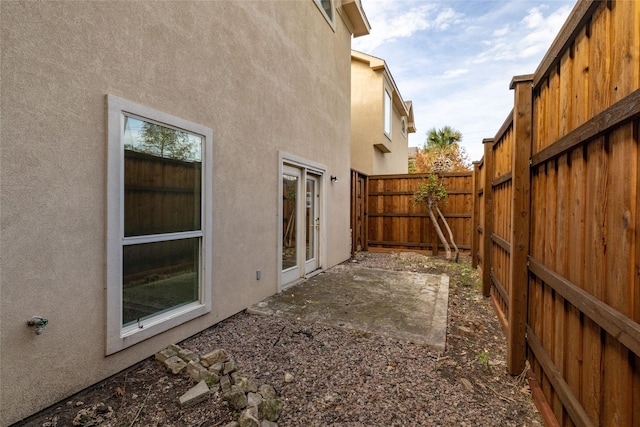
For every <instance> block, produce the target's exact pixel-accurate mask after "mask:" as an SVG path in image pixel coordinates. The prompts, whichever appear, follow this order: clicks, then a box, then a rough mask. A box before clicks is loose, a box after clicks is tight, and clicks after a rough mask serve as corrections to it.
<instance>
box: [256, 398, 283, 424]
mask: <svg viewBox="0 0 640 427" xmlns="http://www.w3.org/2000/svg"><path fill="white" fill-rule="evenodd" d="M258 409H260V414H261V415H262V416H263V417H264V418H265V419H267V420H269V421H277V420H278V418H280V413H281V412H282V400H280V399H266V400H264V401H263V402H262V403H260V405H259V406H258Z"/></svg>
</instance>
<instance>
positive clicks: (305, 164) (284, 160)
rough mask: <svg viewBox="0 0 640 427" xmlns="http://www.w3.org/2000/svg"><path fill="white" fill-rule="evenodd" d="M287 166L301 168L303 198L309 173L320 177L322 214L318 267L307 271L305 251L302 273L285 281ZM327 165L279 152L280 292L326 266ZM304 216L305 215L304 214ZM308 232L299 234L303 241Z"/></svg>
mask: <svg viewBox="0 0 640 427" xmlns="http://www.w3.org/2000/svg"><path fill="white" fill-rule="evenodd" d="M285 166H288V167H293V168H296V169H299V170H300V171H301V177H302V179H301V184H302V200H303V201H304V200H305V199H306V179H307V174H310V175H315V176H317V178H318V187H319V188H318V190H317V191H318V192H319V194H320V197H319V201H318V203H319V210H318V211H319V214H320V229H319V233H318V254H317V257H318V268H317V269H315V270H314V271H310V272H307V271H305V264H306V262H305V259H306V255H305V254H304V253H303V254H302V259H303V261H302V264H301V265H300V266H299V267H300V273H299V274H298V276H297V277H296V278H295V279H293V280H290V281H288V282H286V283H285V282H284V281H283V274H282V233H283V223H282V190H283V188H282V187H283V185H282V175H283V173H284V169H285ZM326 180H327V167H326V166H325V165H323V164H320V163H317V162H313V161H310V160H307V159H305V158H303V157H300V156H296V155H294V154H290V153H286V152H282V151H280V152H278V194H277V197H278V213H277V216H276V217H277V230H278V231H277V248H278V249H277V267H276V271H277V272H278V292H281V291H282V290H284V289H286V288H288V287H290V286H293V285H295V284H296V283H298V282H300V281H301V280H303V279H304V278H306V277H309V276H313V275H315V274H318V273H320V272H322V271H323V270H324V269H325V267H324V263H325V260H326V259H327V257H326V250H327V249H326V248H327V245H326V241H327V227H326V218H327V215H326V213H327V203H326V200H327V198H326V197H325V194H324V192H325V189H326V188H327V183H326ZM303 218H304V216H303ZM299 225H302V222H300V223H299ZM298 228H301V229H302V230H304V229H305V228H306V227H298ZM304 233H306V230H304V232H303V233H302V234H299V236H300V238H301V239H302V241H304V236H305V234H304Z"/></svg>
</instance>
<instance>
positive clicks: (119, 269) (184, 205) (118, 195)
mask: <svg viewBox="0 0 640 427" xmlns="http://www.w3.org/2000/svg"><path fill="white" fill-rule="evenodd" d="M107 108H108V168H107V171H108V172H107V173H108V176H107V352H106V353H107V354H112V353H115V352H117V351H120V350H122V349H124V348H127V347H129V346H131V345H133V344H136V343H138V342H140V341H142V340H144V339H147V338H149V337H151V336H154V335H157V334H159V333H161V332H164V331H166V330H168V329H170V328H173V327H175V326H177V325H179V324H182V323H184V322H187V321H189V320H191V319H194V318H196V317H198V316H201V315H203V314H205V313H208V312H210V311H211V259H212V253H211V252H212V246H213V245H212V232H211V230H212V194H213V193H212V170H211V169H212V163H213V155H212V151H213V150H212V130H211V129H210V128H207V127H205V126H202V125H198V124H195V123H191V122H188V121H186V120H183V119H180V118H177V117H174V116H171V115H169V114H166V113H163V112H160V111H157V110H154V109H152V108H149V107H145V106H143V105H140V104H136V103H134V102H131V101H128V100H126V99H122V98H119V97H116V96H113V95H107Z"/></svg>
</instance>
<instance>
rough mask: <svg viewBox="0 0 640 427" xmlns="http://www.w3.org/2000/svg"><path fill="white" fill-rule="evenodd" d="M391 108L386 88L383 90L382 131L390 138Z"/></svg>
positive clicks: (389, 95)
mask: <svg viewBox="0 0 640 427" xmlns="http://www.w3.org/2000/svg"><path fill="white" fill-rule="evenodd" d="M392 114H393V109H392V106H391V94H390V93H389V91H388V90H387V89H385V90H384V133H385V134H386V135H387V136H388V137H389V138H391V117H392Z"/></svg>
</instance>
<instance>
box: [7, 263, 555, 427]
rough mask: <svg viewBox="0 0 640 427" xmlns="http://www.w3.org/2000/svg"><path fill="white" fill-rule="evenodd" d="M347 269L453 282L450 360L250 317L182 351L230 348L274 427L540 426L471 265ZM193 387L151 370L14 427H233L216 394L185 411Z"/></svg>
mask: <svg viewBox="0 0 640 427" xmlns="http://www.w3.org/2000/svg"><path fill="white" fill-rule="evenodd" d="M347 262H357V263H358V264H359V265H360V266H363V267H372V268H384V269H391V270H404V271H415V272H423V273H432V274H440V273H446V274H448V275H449V276H450V283H449V307H448V328H447V343H446V350H445V352H444V353H437V352H434V351H432V350H429V349H428V348H426V347H425V346H423V345H419V344H416V343H412V342H407V341H402V340H399V339H393V338H385V337H381V336H378V335H374V334H372V333H362V332H357V331H352V330H344V329H339V328H333V327H329V326H323V325H318V324H314V323H304V322H298V321H292V320H286V319H283V318H279V317H276V316H270V317H263V316H255V315H250V314H247V313H245V312H241V313H239V314H237V315H235V316H232V317H231V318H229V319H227V320H225V321H223V322H221V323H219V324H217V325H215V326H213V327H211V328H209V329H207V330H205V331H203V332H201V333H200V334H198V335H195V336H193V337H191V338H189V339H187V340H186V341H184V342H182V343H179V344H180V346H182V347H183V348H188V349H190V350H193V351H195V352H196V353H198V354H204V353H206V352H209V351H211V350H213V349H216V348H224V349H226V350H227V351H228V352H229V353H230V354H231V355H232V356H233V357H234V358H235V359H236V360H237V363H238V366H239V369H240V370H242V371H243V372H244V373H245V375H247V376H248V377H250V378H251V379H253V380H254V381H255V382H256V383H259V384H270V385H272V386H273V387H275V389H276V390H277V391H278V393H279V395H280V398H281V399H282V400H283V402H284V407H283V412H282V414H281V416H280V419H279V420H278V425H279V426H417V425H420V426H422V425H424V426H431V425H437V426H475V425H478V426H480V425H482V426H541V425H542V421H541V419H540V417H539V415H538V413H537V411H536V408H535V406H534V404H533V402H532V400H531V397H530V390H529V388H528V386H527V385H526V382H525V381H524V380H523V378H521V377H512V376H510V375H508V374H507V372H506V364H505V357H506V341H505V337H504V334H503V332H502V329H501V327H500V325H499V323H498V321H497V319H496V316H495V313H494V312H493V309H492V307H491V304H490V302H489V300H487V299H485V298H483V297H482V296H481V295H480V289H479V279H478V275H477V273H476V272H475V271H474V270H473V269H471V266H470V258H469V257H468V255H466V256H465V255H462V256H461V258H460V262H459V263H451V262H448V261H446V260H444V259H443V258H441V257H427V256H424V255H420V254H415V253H369V252H367V253H360V254H358V255H357V256H356V258H355V260H353V261H347ZM285 378H287V379H286V380H285ZM193 385H194V383H193V382H192V381H191V380H190V379H189V378H188V377H187V376H186V375H178V376H174V375H171V374H170V373H168V372H167V371H166V370H165V369H164V368H163V366H162V365H160V363H158V362H157V361H155V360H154V359H153V358H149V359H147V360H144V361H143V362H141V363H139V364H137V365H135V366H133V367H131V368H130V369H127V370H126V371H123V372H121V373H119V374H117V375H115V376H113V377H111V378H109V379H107V380H105V381H102V382H100V383H98V384H96V385H95V386H93V387H91V388H89V389H87V390H84V391H82V392H80V393H78V394H77V395H75V396H72V397H70V398H68V399H66V400H65V401H63V402H60V403H59V404H57V405H54V406H52V407H50V408H48V409H46V410H44V411H42V412H40V413H38V414H35V415H34V416H32V417H30V418H29V419H27V420H25V421H23V422H21V423H18V424H17V425H19V426H71V425H81V426H90V425H102V426H114V427H115V426H200V427H213V426H225V425H226V424H227V423H229V422H231V421H234V420H237V419H238V413H237V412H235V411H233V410H232V409H231V408H230V407H229V406H228V405H227V404H226V403H225V402H223V401H222V399H221V398H220V396H219V395H218V394H214V395H212V396H211V397H210V398H209V399H208V400H206V401H204V402H202V403H199V404H197V405H195V406H193V407H190V408H184V409H183V408H180V406H179V404H178V397H179V396H180V395H182V394H183V393H184V392H185V391H186V390H188V389H189V388H191V387H192V386H193ZM79 414H81V415H82V414H84V415H85V416H84V417H80V416H79ZM80 418H82V420H81V419H80ZM74 419H75V422H74Z"/></svg>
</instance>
